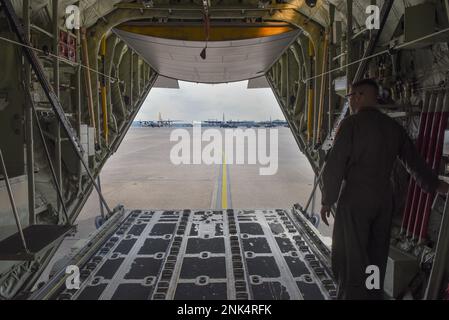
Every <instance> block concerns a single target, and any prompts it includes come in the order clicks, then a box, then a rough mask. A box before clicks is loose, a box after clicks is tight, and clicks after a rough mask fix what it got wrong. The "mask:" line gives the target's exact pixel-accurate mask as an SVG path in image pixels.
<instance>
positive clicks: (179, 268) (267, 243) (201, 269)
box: [31, 208, 336, 300]
mask: <svg viewBox="0 0 449 320" xmlns="http://www.w3.org/2000/svg"><path fill="white" fill-rule="evenodd" d="M68 265H75V266H78V267H79V270H80V275H81V277H80V278H81V286H80V289H79V290H67V289H66V286H65V284H66V278H67V274H66V272H65V271H66V268H65V267H64V268H63V269H62V270H61V271H60V272H59V274H56V275H55V276H54V277H53V278H52V279H51V280H50V281H49V282H48V283H47V284H46V285H45V286H44V287H42V288H41V289H40V290H38V291H37V292H35V293H34V294H33V296H32V297H31V298H32V299H63V300H67V299H73V300H97V299H105V300H109V299H120V300H123V299H133V300H171V299H175V300H214V299H218V300H225V299H233V300H234V299H236V300H252V299H256V300H288V299H295V300H298V299H299V300H302V299H305V300H307V299H313V300H324V299H325V300H327V299H332V298H335V295H336V289H335V288H336V287H335V284H334V281H333V280H332V278H331V276H330V272H329V250H328V248H327V247H326V246H325V245H324V243H323V242H321V240H320V238H319V237H318V236H317V234H316V233H315V232H314V227H313V226H312V224H311V223H310V222H309V221H308V220H307V219H306V218H305V216H303V215H302V214H301V213H299V211H296V209H293V210H213V211H212V210H206V211H200V210H181V211H158V210H134V211H126V210H124V209H123V208H120V210H119V212H118V213H116V214H115V215H114V216H113V217H112V218H111V219H109V220H108V221H107V222H106V223H105V224H104V225H103V226H102V227H101V228H100V229H99V230H98V232H97V233H96V234H94V235H93V236H92V238H91V239H90V241H89V242H88V243H87V244H86V245H85V246H84V247H83V248H82V249H81V250H80V251H79V252H77V253H76V254H74V255H73V257H72V260H71V261H70V262H69V263H68Z"/></svg>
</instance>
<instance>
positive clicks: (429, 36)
mask: <svg viewBox="0 0 449 320" xmlns="http://www.w3.org/2000/svg"><path fill="white" fill-rule="evenodd" d="M446 32H449V28H445V29H442V30H440V31H436V32H434V33H432V34H429V35H427V36H424V37H421V38H418V39H415V40H412V41H409V42H405V43H403V44H400V45H397V46H393V47H391V48H389V49H385V50H382V51H379V52H377V53H374V54H372V55H370V56H367V57H364V58H361V59H358V60H355V61H353V62H350V63H347V64H345V65H342V66H340V67H338V68H334V69H331V70H329V71H327V72H324V73H322V74H319V75H316V76H313V77H310V78H307V79H304V80H303V81H304V82H307V81H310V80H314V79H315V78H319V77H322V76H325V75H328V74H331V73H334V72H337V71H340V70H341V69H343V68H346V67H348V66H351V65H354V64H357V63H360V62H362V61H365V60H371V59H373V58H376V57H378V56H381V55H384V54H387V53H392V52H395V51H397V50H400V49H403V48H406V47H408V46H411V45H413V44H415V43H418V42H421V41H423V40H427V39H430V38H433V37H435V36H438V35H441V34H444V33H446Z"/></svg>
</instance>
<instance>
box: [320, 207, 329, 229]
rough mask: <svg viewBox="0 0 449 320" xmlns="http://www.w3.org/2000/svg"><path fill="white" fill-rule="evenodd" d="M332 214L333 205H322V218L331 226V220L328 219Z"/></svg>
mask: <svg viewBox="0 0 449 320" xmlns="http://www.w3.org/2000/svg"><path fill="white" fill-rule="evenodd" d="M330 216H331V207H329V206H322V207H321V220H322V221H323V222H324V223H325V224H326V226H328V227H329V222H328V221H327V218H329V217H330Z"/></svg>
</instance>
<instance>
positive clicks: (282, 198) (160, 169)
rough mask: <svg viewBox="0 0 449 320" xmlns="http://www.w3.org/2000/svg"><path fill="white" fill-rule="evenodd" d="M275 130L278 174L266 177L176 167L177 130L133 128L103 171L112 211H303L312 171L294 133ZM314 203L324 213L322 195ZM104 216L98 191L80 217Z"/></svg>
mask: <svg viewBox="0 0 449 320" xmlns="http://www.w3.org/2000/svg"><path fill="white" fill-rule="evenodd" d="M205 129H207V128H203V130H205ZM276 129H277V130H278V136H279V140H278V141H279V143H278V145H279V149H278V150H279V152H278V171H277V173H276V174H274V175H267V176H262V175H260V174H259V173H260V172H259V169H260V168H261V167H264V166H261V165H259V164H256V165H249V164H244V165H237V164H225V165H215V164H213V165H206V164H199V165H196V164H191V165H174V164H173V163H172V161H171V160H170V151H171V149H172V148H173V147H174V146H175V144H176V142H170V134H171V132H172V131H173V130H175V129H173V128H131V129H130V131H129V132H128V134H127V135H126V137H125V139H124V141H123V143H122V145H121V146H120V148H119V150H118V151H117V153H116V154H114V155H113V156H112V157H111V158H110V159H109V160H108V162H107V164H106V165H105V167H104V168H103V171H102V173H101V187H102V192H103V195H104V197H105V198H106V200H107V202H108V204H109V205H110V206H111V207H114V206H115V205H117V204H122V205H124V206H125V208H130V209H216V208H217V209H222V208H225V209H229V208H232V209H277V208H279V209H290V208H291V207H292V206H293V204H295V203H300V204H302V205H303V206H304V205H305V204H306V202H307V200H308V198H309V196H310V193H311V190H312V187H313V182H314V174H313V171H312V169H311V167H310V165H309V163H308V161H307V159H306V157H305V156H304V155H303V154H302V153H301V152H300V150H299V148H298V147H297V144H296V141H295V139H294V138H293V135H292V134H291V132H290V129H288V128H284V127H281V128H276ZM187 130H188V131H190V132H191V131H192V129H187ZM222 131H223V130H222ZM267 139H268V136H267ZM206 144H207V143H203V145H206ZM267 154H269V150H267ZM223 173H225V174H224V176H225V178H224V177H223ZM315 203H316V205H315V212H319V210H320V208H321V206H320V203H321V194H320V192H319V191H318V192H317V194H316V201H315ZM99 212H100V207H99V200H98V196H97V194H96V193H95V192H93V193H92V194H91V196H90V198H89V200H88V201H87V202H86V205H85V206H84V208H83V210H82V212H81V214H80V215H79V218H78V223H79V225H80V226H82V225H86V224H91V222H92V221H93V220H94V219H95V217H96V216H98V215H99ZM86 227H87V226H86ZM320 229H321V231H322V233H323V235H325V236H329V235H330V230H328V228H324V227H321V228H320Z"/></svg>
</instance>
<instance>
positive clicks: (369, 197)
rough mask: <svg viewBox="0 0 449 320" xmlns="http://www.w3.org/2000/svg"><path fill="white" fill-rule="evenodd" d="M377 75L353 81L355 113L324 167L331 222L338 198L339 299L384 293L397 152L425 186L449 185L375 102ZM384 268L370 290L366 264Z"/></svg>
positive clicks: (335, 266) (325, 212) (335, 263)
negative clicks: (375, 77) (378, 287)
mask: <svg viewBox="0 0 449 320" xmlns="http://www.w3.org/2000/svg"><path fill="white" fill-rule="evenodd" d="M378 95H379V87H378V85H377V84H376V82H375V81H373V80H369V79H366V80H362V81H360V82H358V83H355V84H353V85H352V88H351V92H350V94H349V95H348V98H349V99H350V106H351V111H352V115H351V116H349V117H347V118H346V119H345V120H343V122H342V123H341V125H340V128H339V130H338V133H337V136H336V139H335V143H334V146H333V148H332V150H331V151H330V153H329V156H328V160H327V163H326V165H325V168H324V172H323V178H322V179H323V180H322V182H323V190H322V205H323V206H322V210H321V217H322V220H323V222H324V223H325V224H327V225H328V222H327V218H328V217H329V216H330V213H331V207H332V206H333V205H334V204H335V203H336V202H337V201H338V204H337V212H336V217H335V224H334V232H333V241H332V270H333V273H334V276H335V278H336V280H337V285H338V299H350V300H354V299H382V297H383V282H384V278H385V271H386V264H387V259H388V251H389V245H390V233H391V224H392V216H393V206H392V201H393V190H392V185H391V180H390V177H391V174H392V170H393V165H394V163H395V161H396V159H398V158H399V160H401V162H402V163H403V164H404V165H405V166H406V168H407V170H408V171H409V172H410V173H411V174H412V175H413V176H414V177H415V178H416V180H417V183H418V184H419V185H420V186H421V187H422V188H423V189H424V190H425V191H427V192H435V191H437V192H439V193H447V192H448V189H449V185H448V184H446V183H445V182H443V181H440V180H439V179H438V176H437V175H436V174H435V173H434V172H433V171H432V170H431V169H430V168H429V167H428V166H427V165H426V163H425V162H424V160H423V159H422V158H421V156H420V155H419V153H418V151H417V149H416V147H415V145H414V143H413V142H412V140H411V139H410V138H409V136H408V134H407V132H406V131H405V129H404V128H403V127H402V126H401V125H400V124H399V123H397V122H396V121H394V120H393V119H392V118H390V117H389V116H387V115H385V114H384V113H382V112H381V111H380V110H378V109H377V108H376V107H375V106H376V105H377V99H378ZM371 265H374V266H377V267H378V268H379V271H380V289H379V290H376V289H374V290H369V289H368V288H367V287H366V280H367V278H368V276H370V275H371V273H366V272H367V267H368V266H371Z"/></svg>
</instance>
